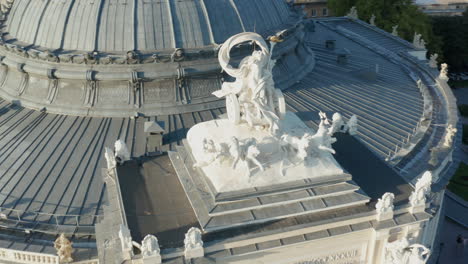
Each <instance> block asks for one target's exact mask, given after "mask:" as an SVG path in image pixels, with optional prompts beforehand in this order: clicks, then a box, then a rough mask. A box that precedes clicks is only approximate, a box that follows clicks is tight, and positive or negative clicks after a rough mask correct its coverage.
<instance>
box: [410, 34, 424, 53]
mask: <svg viewBox="0 0 468 264" xmlns="http://www.w3.org/2000/svg"><path fill="white" fill-rule="evenodd" d="M413 46H414V47H415V48H417V49H426V42H425V41H424V39H422V35H421V34H418V33H416V32H414V37H413Z"/></svg>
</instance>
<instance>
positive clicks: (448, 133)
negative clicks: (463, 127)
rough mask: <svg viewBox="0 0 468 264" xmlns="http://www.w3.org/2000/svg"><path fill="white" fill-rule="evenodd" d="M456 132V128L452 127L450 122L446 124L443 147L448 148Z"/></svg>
mask: <svg viewBox="0 0 468 264" xmlns="http://www.w3.org/2000/svg"><path fill="white" fill-rule="evenodd" d="M455 134H457V129H456V128H455V127H453V126H452V125H451V124H449V125H448V126H447V128H446V129H445V137H444V147H446V148H450V147H452V144H453V138H454V137H455Z"/></svg>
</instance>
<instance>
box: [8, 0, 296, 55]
mask: <svg viewBox="0 0 468 264" xmlns="http://www.w3.org/2000/svg"><path fill="white" fill-rule="evenodd" d="M290 16H291V11H290V10H289V8H288V6H287V4H286V3H285V2H284V1H282V0H273V1H271V0H257V1H254V2H253V4H252V1H251V0H216V1H214V0H70V1H63V0H49V1H35V0H16V1H15V2H14V4H13V7H12V9H11V12H10V14H9V16H8V19H7V21H6V22H5V25H6V30H5V31H7V32H8V33H9V34H10V35H11V37H12V38H14V39H16V40H19V41H22V42H25V43H28V44H33V45H37V46H41V47H44V48H49V49H65V50H83V51H95V50H96V51H101V52H125V51H129V50H142V51H146V50H164V49H173V48H201V47H205V46H208V45H212V44H215V43H222V42H224V41H225V40H226V39H227V38H228V37H230V36H232V35H234V34H236V33H239V32H243V31H255V32H259V33H265V34H266V33H268V32H269V31H272V30H273V29H277V28H279V27H281V26H284V25H285V24H287V23H288V22H289V19H290Z"/></svg>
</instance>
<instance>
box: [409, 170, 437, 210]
mask: <svg viewBox="0 0 468 264" xmlns="http://www.w3.org/2000/svg"><path fill="white" fill-rule="evenodd" d="M431 184H432V173H431V172H430V171H426V172H425V173H424V174H423V175H422V176H421V178H419V179H418V181H417V182H416V185H415V186H414V191H413V192H412V193H411V195H410V197H409V201H410V205H411V207H412V208H415V207H418V206H422V207H423V208H424V205H425V204H426V196H427V195H429V193H430V192H431Z"/></svg>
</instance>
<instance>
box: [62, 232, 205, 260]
mask: <svg viewBox="0 0 468 264" xmlns="http://www.w3.org/2000/svg"><path fill="white" fill-rule="evenodd" d="M118 237H119V240H120V245H121V250H122V259H124V260H131V259H132V258H133V257H134V253H133V247H136V248H138V249H140V251H141V259H142V262H143V264H160V263H161V262H162V259H161V249H160V246H159V241H158V239H157V238H156V236H154V235H146V236H145V237H144V238H143V240H142V241H141V244H139V243H137V242H134V241H133V240H132V236H131V234H130V230H129V229H128V228H127V227H126V226H125V225H120V229H119V234H118ZM57 240H58V239H57ZM184 245H185V252H184V254H185V258H186V259H193V258H199V257H203V256H204V249H203V241H202V233H201V230H200V229H198V228H196V227H192V228H190V229H189V230H188V231H187V233H186V234H185V239H184Z"/></svg>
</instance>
